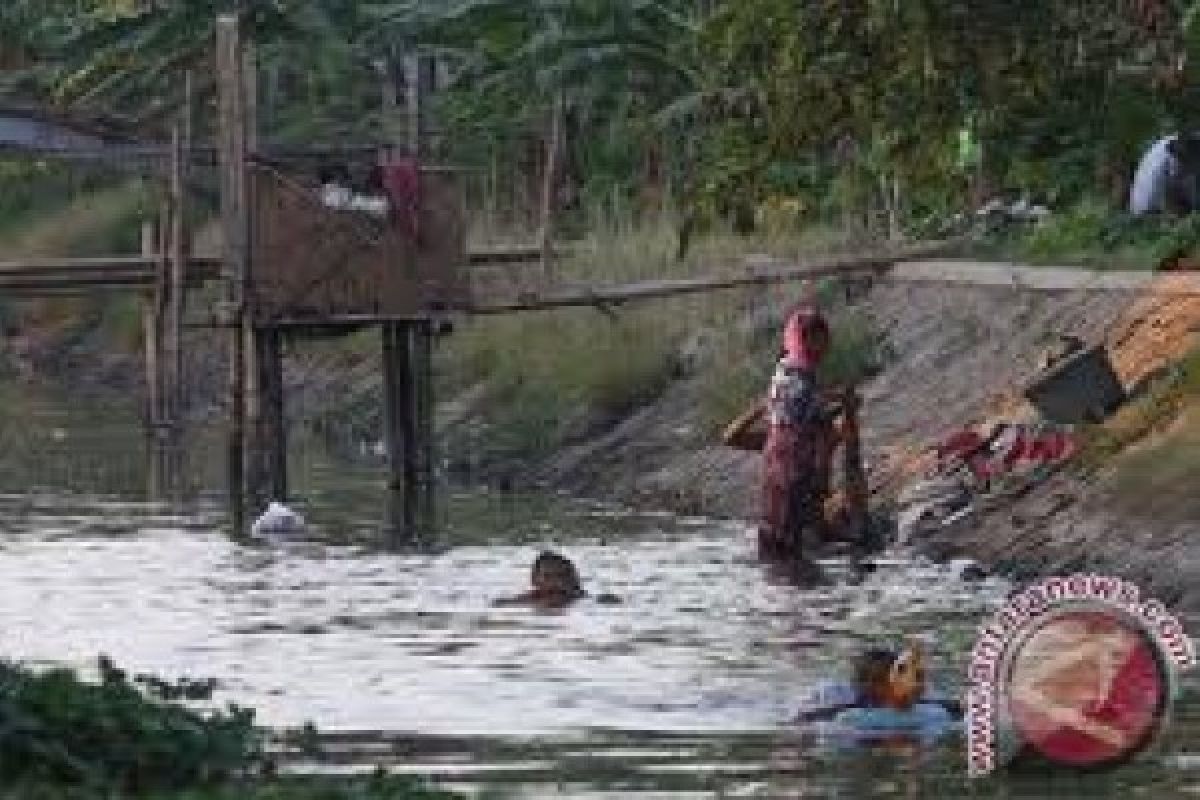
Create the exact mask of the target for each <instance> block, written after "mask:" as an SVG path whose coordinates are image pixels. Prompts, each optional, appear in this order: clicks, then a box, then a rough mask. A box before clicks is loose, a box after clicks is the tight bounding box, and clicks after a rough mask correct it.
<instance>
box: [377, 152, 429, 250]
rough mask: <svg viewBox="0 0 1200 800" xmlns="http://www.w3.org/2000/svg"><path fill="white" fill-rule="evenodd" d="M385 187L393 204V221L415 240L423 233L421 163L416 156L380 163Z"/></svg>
mask: <svg viewBox="0 0 1200 800" xmlns="http://www.w3.org/2000/svg"><path fill="white" fill-rule="evenodd" d="M380 171H381V172H382V177H383V188H384V190H385V191H386V192H387V195H388V200H389V201H390V202H391V205H392V221H393V222H394V223H395V224H397V225H399V226H400V227H401V228H402V229H403V230H404V232H405V233H407V234H408V236H409V237H410V238H411V239H412V241H413V242H417V241H419V240H420V235H421V164H420V162H419V161H418V160H417V159H415V158H411V157H410V158H402V159H399V160H396V161H391V162H388V163H385V164H381V165H380Z"/></svg>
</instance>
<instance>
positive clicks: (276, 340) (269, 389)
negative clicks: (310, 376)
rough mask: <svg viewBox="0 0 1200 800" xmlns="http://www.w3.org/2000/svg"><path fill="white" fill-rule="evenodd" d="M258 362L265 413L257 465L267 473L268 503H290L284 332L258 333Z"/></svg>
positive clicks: (261, 417) (264, 488)
mask: <svg viewBox="0 0 1200 800" xmlns="http://www.w3.org/2000/svg"><path fill="white" fill-rule="evenodd" d="M255 339H256V346H255V362H256V363H257V365H258V373H259V379H258V383H259V386H260V389H261V392H262V409H261V413H260V414H259V416H258V420H257V425H256V431H257V435H256V437H255V439H256V442H255V449H256V451H257V453H256V455H257V458H256V460H257V462H258V463H259V464H260V465H261V467H260V468H261V469H263V471H264V472H265V473H266V475H265V479H264V480H263V481H262V491H263V492H265V494H266V495H267V496H266V498H265V499H267V500H275V501H277V502H280V503H283V502H286V501H287V483H288V482H287V440H288V436H287V418H286V416H285V410H286V409H285V406H284V403H285V401H284V382H283V332H282V331H280V330H279V329H278V328H264V329H261V330H258V331H256V333H255Z"/></svg>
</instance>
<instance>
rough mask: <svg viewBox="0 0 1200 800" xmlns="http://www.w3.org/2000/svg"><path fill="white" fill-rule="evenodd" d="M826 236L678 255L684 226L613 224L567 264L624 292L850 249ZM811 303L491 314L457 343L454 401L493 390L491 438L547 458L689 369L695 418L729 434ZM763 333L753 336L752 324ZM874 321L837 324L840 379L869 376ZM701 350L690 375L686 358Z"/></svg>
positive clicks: (577, 278) (713, 239)
mask: <svg viewBox="0 0 1200 800" xmlns="http://www.w3.org/2000/svg"><path fill="white" fill-rule="evenodd" d="M842 243H843V240H842V239H840V238H839V237H838V236H837V235H836V234H835V233H834V232H832V231H830V230H828V229H812V230H810V231H807V232H804V233H791V234H782V233H781V234H773V235H768V236H764V237H761V238H758V239H747V238H741V237H735V236H732V235H713V236H708V237H705V238H703V239H699V240H697V241H696V242H695V244H694V247H693V248H692V249H691V252H690V253H689V255H688V257H687V258H686V259H684V260H679V259H677V258H676V255H677V254H676V248H677V239H676V233H675V229H674V228H673V227H672V226H671V225H669V224H666V223H664V222H659V223H654V224H647V225H642V226H633V225H629V224H618V225H609V226H605V227H603V228H601V229H599V230H597V231H594V232H593V233H591V234H589V235H588V236H587V237H586V238H584V239H583V240H582V241H581V242H579V243H578V246H576V247H575V249H574V250H573V251H572V255H571V257H570V258H568V259H565V260H564V261H563V262H562V263H561V264H559V265H558V272H559V279H560V280H561V281H562V282H563V283H567V284H571V283H582V284H597V285H606V284H617V283H625V282H632V281H638V280H646V279H651V278H672V277H684V276H690V275H701V274H712V273H717V272H721V271H728V270H730V269H734V270H737V269H740V264H741V261H742V259H743V258H744V257H745V256H746V255H747V254H748V253H764V254H769V255H773V256H776V257H780V258H800V257H804V256H813V255H816V254H821V253H829V252H832V251H835V250H837V249H838V247H839V245H840V244H842ZM799 296H800V290H799V289H798V287H796V286H794V285H791V286H783V287H778V288H772V289H769V290H764V289H761V288H754V289H747V290H734V291H726V292H717V293H710V294H702V295H694V296H690V297H678V298H668V299H662V300H655V301H654V302H651V303H630V304H629V305H627V306H621V307H617V308H614V309H612V310H611V311H610V312H608V313H604V312H601V311H597V310H594V309H573V310H564V311H555V312H544V313H529V314H523V315H512V316H507V317H500V318H490V319H489V318H481V319H475V320H471V321H469V322H467V323H465V324H464V325H463V326H462V327H461V328H460V329H459V330H458V331H457V332H456V333H455V335H454V336H453V337H451V339H450V340H449V341H448V342H447V345H446V351H445V353H444V357H443V359H442V361H441V363H442V367H443V368H442V372H443V376H442V378H443V380H442V384H443V385H442V392H443V396H445V395H446V394H453V392H455V391H457V390H461V389H464V388H466V387H468V386H473V385H475V384H477V383H478V382H479V381H481V380H483V381H486V382H487V383H488V384H489V386H490V394H491V396H490V402H489V404H488V409H489V410H488V422H489V423H490V434H489V441H490V446H491V447H492V448H494V449H495V450H497V451H499V452H502V453H504V454H506V455H508V456H511V457H530V456H538V455H543V454H546V453H548V452H550V451H552V450H553V449H554V448H555V447H557V446H559V445H561V444H562V443H563V442H564V441H565V440H569V439H570V438H572V437H573V436H576V435H586V434H587V432H588V431H589V430H594V429H596V428H598V427H603V426H605V425H606V424H611V423H612V422H614V421H615V420H617V419H620V418H622V417H623V416H625V415H627V414H629V413H631V412H632V411H634V410H635V409H636V408H638V407H639V406H641V405H643V404H645V403H647V402H650V401H652V400H654V399H655V398H656V397H658V396H659V395H660V394H661V393H662V392H663V391H664V390H665V389H666V388H667V387H668V386H669V385H670V384H671V382H672V381H673V380H675V379H676V378H678V377H680V376H681V374H682V372H683V371H684V370H685V369H687V368H689V366H690V368H692V369H694V370H695V373H694V375H692V377H695V378H696V379H697V380H699V381H700V383H701V391H700V403H701V408H699V409H698V410H697V415H698V416H699V417H700V418H701V420H702V422H703V425H704V427H705V428H706V429H709V430H711V429H713V428H716V427H718V426H719V425H721V424H724V422H727V421H728V419H729V418H730V417H731V416H733V415H734V414H736V413H738V412H739V411H740V410H742V408H744V405H745V403H746V402H748V401H749V399H750V398H752V397H753V396H755V395H756V394H758V393H760V392H761V391H762V388H763V387H764V386H765V382H766V380H767V378H768V376H769V374H770V371H771V369H772V366H773V363H774V359H775V354H776V349H777V347H778V344H777V342H778V325H779V322H780V321H781V320H780V319H778V318H777V317H780V316H781V314H780V311H781V309H782V308H783V307H784V306H785V305H787V304H789V303H791V302H794V301H795V300H796V299H797V298H798V297H799ZM764 309H766V310H769V311H771V312H772V313H773V314H774V317H770V316H769V315H768V317H769V318H768V322H767V324H766V325H764V326H762V327H761V329H758V330H754V331H742V328H743V327H744V320H745V319H746V318H747V317H748V316H755V315H757V316H760V317H761V316H762V314H761V312H762V311H763V310H764ZM865 325H866V323H865V321H864V320H860V319H854V320H841V319H835V328H836V329H837V331H836V335H835V352H834V353H833V354H832V355H831V357H830V378H832V379H838V380H841V379H844V378H845V377H848V376H850V375H852V374H855V373H857V372H861V371H862V369H863V363H862V362H863V361H864V359H866V360H870V357H869V356H868V355H867V353H868V351H869V350H871V349H872V348H873V344H874V343H873V341H872V335H871V334H870V333H869V332H868V331H867V328H866V327H865ZM690 350H695V351H697V353H696V354H697V355H698V358H697V359H687V360H692V361H694V362H695V363H692V364H691V365H687V364H684V363H683V360H681V355H683V354H684V353H686V352H687V351H690Z"/></svg>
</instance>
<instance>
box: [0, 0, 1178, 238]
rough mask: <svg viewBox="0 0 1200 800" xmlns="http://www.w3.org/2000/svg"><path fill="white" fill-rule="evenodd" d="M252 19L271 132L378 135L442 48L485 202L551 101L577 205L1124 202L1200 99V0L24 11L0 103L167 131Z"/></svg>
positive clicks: (567, 2) (582, 2)
mask: <svg viewBox="0 0 1200 800" xmlns="http://www.w3.org/2000/svg"><path fill="white" fill-rule="evenodd" d="M235 6H240V7H242V8H243V9H244V13H245V15H246V18H247V20H248V23H249V25H250V26H251V27H252V29H253V33H254V36H255V38H256V40H257V42H258V44H259V55H260V58H261V62H262V64H263V67H264V69H263V79H262V83H263V85H262V87H261V89H262V109H263V113H262V116H263V123H264V126H265V127H266V128H267V129H268V132H269V133H270V134H271V135H273V136H276V137H279V138H291V139H297V138H299V139H324V140H333V139H334V138H336V137H347V136H354V137H359V138H363V139H370V138H374V139H378V138H380V137H382V136H383V135H384V134H385V130H386V127H387V123H386V120H385V119H384V118H383V116H382V115H381V113H380V112H381V102H380V97H381V91H380V87H381V84H385V83H389V82H391V83H399V84H402V83H403V76H402V70H401V69H400V67H399V65H400V59H401V57H402V56H403V55H405V54H406V53H411V52H416V51H420V52H425V53H431V54H435V55H436V56H437V57H438V58H439V60H440V63H441V64H442V65H443V67H444V69H443V74H442V77H443V79H444V80H443V83H444V84H446V85H445V86H444V91H443V92H442V93H441V95H440V100H439V108H438V110H437V125H436V127H437V128H438V130H439V131H440V133H439V135H438V137H437V141H438V143H439V145H440V147H441V148H442V149H443V150H444V151H447V154H448V155H450V156H452V157H454V158H455V159H456V160H458V161H463V162H466V163H471V164H474V165H475V166H478V167H480V168H481V169H482V171H483V175H484V176H485V177H484V178H483V179H481V181H480V187H479V191H480V195H481V205H482V204H484V203H485V202H486V203H489V204H490V205H491V206H492V207H493V208H495V207H497V206H499V207H501V208H503V207H505V206H515V205H520V203H518V201H519V200H520V199H521V194H522V192H524V194H526V195H528V194H533V193H536V186H537V183H538V181H537V178H536V173H537V171H538V169H539V165H540V164H541V162H542V161H544V158H543V153H544V140H545V139H546V136H547V132H548V131H549V130H550V128H551V125H550V120H549V117H551V116H552V115H553V114H555V113H558V112H559V111H561V113H562V115H563V120H562V121H563V124H564V126H565V139H564V141H565V147H566V156H567V157H566V167H567V168H566V176H565V177H566V180H565V187H564V190H563V199H564V200H565V201H566V203H567V205H569V206H570V207H572V208H574V209H575V210H576V211H578V212H579V213H580V214H581V215H586V214H588V213H590V212H594V211H596V210H603V211H604V212H606V213H608V212H611V211H613V210H614V209H616V210H618V211H621V212H627V211H629V210H630V209H637V210H638V211H643V212H644V211H646V210H655V211H658V210H668V211H673V212H682V213H684V214H690V215H691V216H692V217H694V218H695V219H696V220H707V221H710V222H711V221H714V220H722V221H724V222H728V223H732V224H735V225H737V226H738V227H740V228H742V229H746V228H750V227H753V226H756V225H757V226H760V227H761V226H763V225H768V224H782V225H796V224H801V223H804V222H811V221H812V220H813V218H815V217H819V216H830V215H833V216H835V217H836V218H837V219H838V220H839V221H840V222H841V223H842V224H847V223H852V224H855V225H861V226H866V227H868V228H872V229H880V230H882V229H886V228H888V227H891V228H897V229H898V228H911V229H920V228H921V227H922V226H923V225H927V224H928V223H929V220H931V219H934V218H937V217H939V216H940V215H943V214H944V213H945V212H946V211H947V210H948V209H953V208H958V207H961V206H962V204H963V203H964V202H965V201H966V199H967V197H968V195H969V194H971V193H972V192H975V193H980V192H984V191H987V190H989V189H991V190H1008V191H1012V192H1028V193H1031V194H1032V195H1034V196H1035V197H1036V198H1039V199H1042V200H1044V201H1047V202H1050V203H1053V204H1056V205H1059V206H1064V205H1069V204H1073V203H1074V202H1075V201H1077V200H1079V199H1080V198H1082V197H1085V196H1088V195H1096V196H1099V197H1100V198H1104V199H1116V198H1119V197H1120V196H1121V195H1122V193H1123V191H1122V190H1123V184H1124V182H1125V181H1126V180H1127V176H1128V173H1129V171H1130V168H1131V164H1132V163H1133V161H1134V159H1135V158H1136V156H1137V153H1138V151H1139V149H1140V148H1141V147H1142V146H1144V144H1145V142H1146V141H1147V139H1149V138H1151V137H1153V136H1154V135H1156V134H1158V133H1160V132H1162V131H1166V130H1172V129H1176V128H1179V127H1181V126H1190V125H1192V124H1193V123H1194V122H1196V121H1197V120H1195V119H1193V117H1195V116H1196V114H1197V111H1196V110H1195V109H1196V108H1198V107H1200V106H1197V104H1196V103H1195V102H1194V98H1193V97H1192V96H1191V94H1190V92H1191V90H1192V87H1193V86H1194V84H1195V79H1196V78H1197V77H1198V76H1200V72H1198V70H1200V67H1198V64H1200V62H1198V61H1197V56H1200V49H1198V48H1200V25H1198V22H1200V15H1198V13H1197V11H1198V4H1196V3H1193V2H1191V0H1117V1H1116V2H1113V0H1054V2H1046V3H1038V4H1034V5H1032V6H1030V5H1028V4H997V3H994V2H990V0H943V1H942V2H929V1H928V0H921V1H919V2H903V3H897V2H892V0H856V1H855V2H849V3H847V2H829V1H827V0H821V1H820V2H797V0H736V1H734V0H378V1H377V2H372V3H361V2H355V1H354V0H287V2H280V0H244V2H240V3H237V2H234V0H203V1H202V2H196V0H187V1H186V2H185V0H171V1H170V2H158V3H142V2H136V1H135V0H14V1H13V2H8V3H5V4H4V8H3V9H0V66H4V67H8V68H9V69H8V70H7V71H6V72H5V73H4V74H5V76H6V80H5V81H4V83H5V85H6V90H7V91H8V92H9V93H10V94H16V95H20V96H25V97H31V96H32V97H41V98H50V99H53V100H54V101H55V102H58V103H61V104H63V105H67V106H71V107H74V108H76V109H87V108H104V109H105V110H106V111H108V112H114V111H119V112H121V113H123V114H125V115H127V116H128V117H129V118H130V119H133V120H137V121H138V122H139V124H143V125H144V124H154V122H155V121H158V120H161V119H162V117H163V114H164V113H166V112H168V111H169V110H170V109H171V107H172V105H173V104H174V103H176V102H177V101H178V99H179V93H180V91H181V88H182V82H181V81H180V79H179V75H180V73H181V71H182V70H183V69H185V68H187V67H194V68H197V74H198V75H200V76H206V75H210V74H211V71H210V70H205V69H204V68H203V66H204V64H205V62H206V60H207V59H208V58H209V57H210V54H209V48H208V43H209V41H210V37H211V32H212V27H213V18H214V13H215V12H216V11H219V10H223V9H224V10H227V9H230V8H232V7H235ZM203 83H204V82H203V80H201V84H202V85H201V90H202V91H203V90H206V89H208V88H210V87H208V86H205V85H203ZM399 89H400V91H401V92H402V91H403V86H402V85H401V86H399ZM525 199H526V200H528V198H525ZM524 205H525V206H529V205H530V204H529V203H528V202H526V203H525V204H524Z"/></svg>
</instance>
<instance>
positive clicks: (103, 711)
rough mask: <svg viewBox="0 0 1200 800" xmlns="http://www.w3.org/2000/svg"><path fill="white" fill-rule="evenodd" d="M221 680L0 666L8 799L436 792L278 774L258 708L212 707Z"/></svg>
mask: <svg viewBox="0 0 1200 800" xmlns="http://www.w3.org/2000/svg"><path fill="white" fill-rule="evenodd" d="M212 688H213V686H212V684H211V683H201V682H195V681H179V682H174V683H170V682H165V681H162V680H159V679H157V678H154V677H151V676H145V675H136V676H130V675H128V674H127V673H125V672H124V671H122V670H120V669H118V668H116V667H115V666H114V665H113V664H112V663H111V662H109V661H108V660H107V659H103V658H102V659H101V660H100V661H99V676H98V680H96V681H94V682H92V681H85V680H82V679H81V678H80V677H79V676H78V675H77V674H76V673H75V672H74V671H72V670H69V669H65V668H58V669H48V670H43V671H33V670H30V669H28V668H25V667H22V666H18V665H15V664H9V663H0V785H2V786H3V788H2V789H0V797H4V798H8V797H12V798H18V797H19V798H23V800H39V798H47V800H49V799H50V798H55V800H63V799H70V798H80V799H81V800H82V798H96V797H104V798H113V799H114V800H116V799H117V798H122V797H151V798H161V800H168V798H169V799H170V800H185V799H186V800H225V799H226V798H229V800H232V799H233V798H250V799H258V798H261V799H262V800H276V798H278V799H279V800H283V798H299V799H300V800H304V799H305V798H313V799H314V800H315V799H316V798H322V800H343V798H344V800H358V799H361V800H368V799H369V800H401V798H403V799H404V800H425V799H426V798H439V797H451V796H452V795H448V794H445V793H440V792H435V791H433V790H429V789H425V788H422V787H421V786H419V785H418V784H417V783H416V782H414V781H413V780H411V779H401V778H395V779H393V778H388V777H386V776H376V777H373V778H370V779H361V780H360V779H335V778H302V777H291V778H271V777H264V775H265V773H268V772H269V771H270V770H269V769H267V767H268V763H269V762H268V760H267V758H266V757H265V755H264V737H265V734H264V732H263V731H262V730H261V729H259V728H257V727H256V726H255V725H254V714H253V712H252V711H249V710H247V709H243V708H238V707H235V706H230V707H229V708H227V709H225V710H207V711H201V710H197V709H194V708H191V707H189V706H188V705H185V704H184V703H183V701H196V700H203V699H206V698H207V697H208V695H209V694H210V693H211V691H212Z"/></svg>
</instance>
